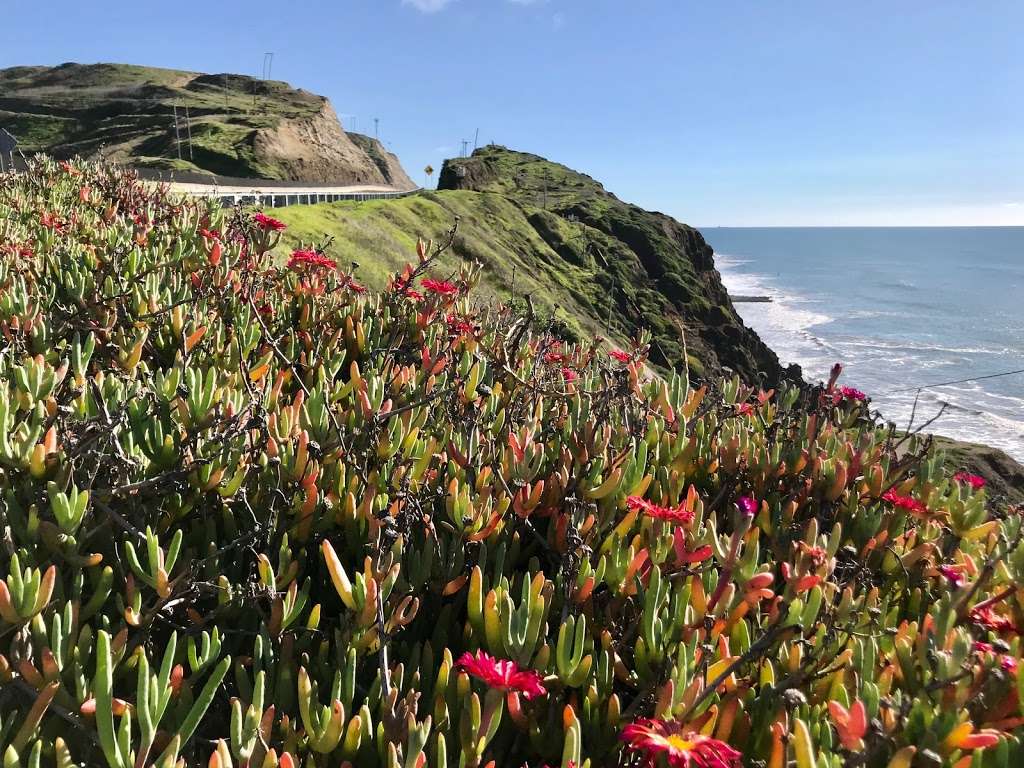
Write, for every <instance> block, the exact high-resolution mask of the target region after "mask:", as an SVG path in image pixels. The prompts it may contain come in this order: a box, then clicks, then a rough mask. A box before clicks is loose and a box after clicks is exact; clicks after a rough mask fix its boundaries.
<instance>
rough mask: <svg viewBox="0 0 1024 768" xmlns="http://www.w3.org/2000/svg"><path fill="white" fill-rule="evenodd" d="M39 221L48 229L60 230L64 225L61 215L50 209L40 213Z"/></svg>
mask: <svg viewBox="0 0 1024 768" xmlns="http://www.w3.org/2000/svg"><path fill="white" fill-rule="evenodd" d="M39 223H40V224H42V225H43V226H44V227H46V228H47V229H58V230H59V229H60V228H61V227H62V226H63V225H62V224H61V222H60V217H59V216H57V215H56V214H53V213H50V212H48V211H43V212H42V213H41V214H39Z"/></svg>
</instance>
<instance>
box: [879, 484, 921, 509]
mask: <svg viewBox="0 0 1024 768" xmlns="http://www.w3.org/2000/svg"><path fill="white" fill-rule="evenodd" d="M882 499H883V500H884V501H888V502H889V503H890V504H892V505H893V506H894V507H898V508H900V509H905V510H907V511H908V512H913V513H914V514H924V513H925V512H927V511H928V507H926V506H925V505H924V504H923V503H921V502H920V501H918V500H917V499H915V498H914V497H913V496H903V495H901V494H899V493H897V492H896V490H895V489H890V490H888V491H886V492H885V493H884V494H882Z"/></svg>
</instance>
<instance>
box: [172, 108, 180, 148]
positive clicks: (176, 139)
mask: <svg viewBox="0 0 1024 768" xmlns="http://www.w3.org/2000/svg"><path fill="white" fill-rule="evenodd" d="M171 109H173V110H174V143H175V144H176V145H177V147H178V159H179V160H181V131H180V130H179V129H178V105H177V104H171Z"/></svg>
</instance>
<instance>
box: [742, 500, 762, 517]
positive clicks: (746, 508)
mask: <svg viewBox="0 0 1024 768" xmlns="http://www.w3.org/2000/svg"><path fill="white" fill-rule="evenodd" d="M736 506H737V507H739V508H740V512H742V513H743V514H744V515H746V516H747V517H753V516H754V515H756V514H757V510H758V509H759V508H760V507H761V505H760V504H758V503H757V499H755V498H754V497H753V496H740V498H738V499H736Z"/></svg>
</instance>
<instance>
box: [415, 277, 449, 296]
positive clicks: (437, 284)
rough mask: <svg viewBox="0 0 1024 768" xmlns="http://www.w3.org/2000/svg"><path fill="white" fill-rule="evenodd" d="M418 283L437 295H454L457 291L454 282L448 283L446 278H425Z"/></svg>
mask: <svg viewBox="0 0 1024 768" xmlns="http://www.w3.org/2000/svg"><path fill="white" fill-rule="evenodd" d="M420 285H422V286H423V288H424V289H425V290H427V291H429V292H430V293H436V294H437V295H438V296H454V295H456V294H457V293H458V292H459V287H458V286H457V285H455V284H454V283H449V282H448V281H447V280H431V279H429V278H428V279H426V280H422V281H421V282H420Z"/></svg>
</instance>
